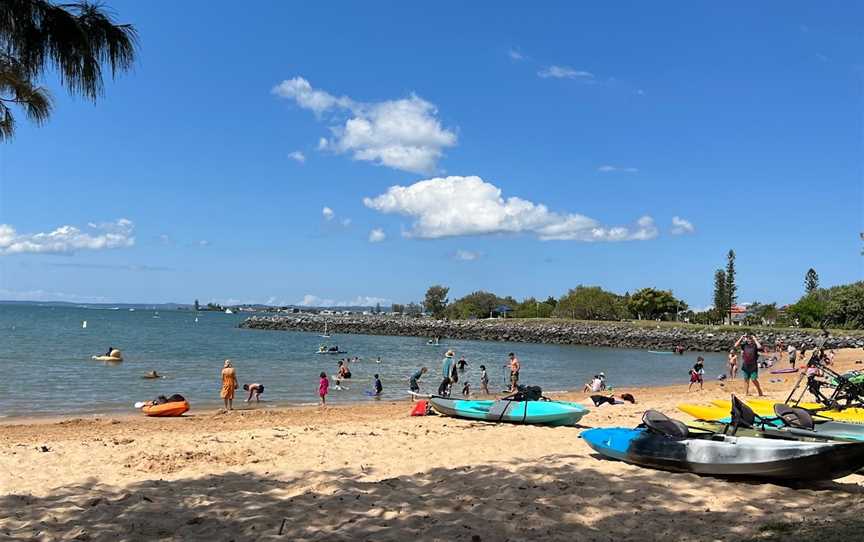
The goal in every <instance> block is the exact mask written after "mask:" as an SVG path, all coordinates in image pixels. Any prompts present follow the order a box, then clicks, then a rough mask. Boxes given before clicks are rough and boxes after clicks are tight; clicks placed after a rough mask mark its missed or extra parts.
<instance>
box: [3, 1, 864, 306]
mask: <svg viewBox="0 0 864 542" xmlns="http://www.w3.org/2000/svg"><path fill="white" fill-rule="evenodd" d="M110 6H111V8H112V9H113V10H114V11H115V12H116V15H117V18H118V20H120V21H123V22H131V23H133V24H135V25H136V27H137V28H138V31H139V33H140V36H141V44H140V45H141V47H140V60H139V62H138V64H137V66H136V68H135V71H134V73H131V74H127V75H125V76H122V77H120V78H119V79H118V80H117V81H115V82H109V83H108V84H107V93H106V96H105V98H104V99H103V100H101V101H100V102H99V103H97V104H96V105H95V106H94V105H93V104H91V103H88V102H85V101H83V100H80V99H72V98H69V97H68V96H67V95H66V93H65V91H63V90H62V89H61V88H59V87H58V85H57V83H56V81H55V80H53V79H51V78H49V79H48V80H46V84H47V85H48V86H49V88H51V90H52V92H53V95H54V97H55V100H56V110H55V112H54V115H53V116H52V118H51V120H50V121H49V123H48V124H47V125H46V126H44V127H34V126H31V125H29V124H28V123H27V122H26V121H24V120H23V119H21V121H20V123H19V129H18V133H17V136H16V137H15V139H14V141H12V142H11V143H6V144H3V145H0V224H3V225H5V226H0V298H5V299H24V298H26V299H40V300H41V299H59V300H71V301H99V300H104V301H116V302H121V301H130V302H162V301H178V302H191V301H192V300H193V299H195V298H198V299H201V300H202V301H204V300H211V299H212V300H219V301H229V300H230V301H234V302H241V301H242V302H268V301H269V302H273V303H297V302H300V301H303V300H304V299H305V300H307V302H313V303H314V302H321V300H331V301H333V302H343V301H344V302H355V301H358V300H359V301H361V302H374V301H375V300H378V299H381V300H385V301H384V302H385V303H386V302H387V301H390V300H392V301H396V302H407V301H412V300H419V299H421V298H422V295H423V292H424V291H425V289H426V287H427V286H429V285H430V284H433V283H442V284H445V285H448V286H450V287H451V297H452V296H459V295H463V294H465V293H468V292H470V291H473V290H477V289H486V290H491V291H494V292H496V293H499V294H502V295H504V294H511V295H514V296H515V297H517V298H521V297H524V296H528V295H535V296H543V297H545V296H547V295H555V296H559V295H561V294H562V293H564V292H566V290H567V289H568V288H570V287H574V286H576V285H577V284H591V285H600V286H603V287H605V288H607V289H611V290H614V291H617V292H620V293H623V292H624V291H628V290H629V291H633V290H636V289H638V288H640V287H645V286H654V287H661V288H670V289H672V290H673V291H674V292H675V293H676V294H677V295H679V296H681V297H683V298H684V299H685V300H686V301H688V302H689V303H690V304H691V305H692V306H694V307H704V306H706V305H708V304H710V302H711V284H712V275H713V271H714V269H715V268H717V267H720V266H722V265H723V264H724V263H725V253H726V251H727V250H728V249H730V248H734V249H735V250H736V252H737V253H738V269H739V277H738V281H739V289H740V297H741V299H742V300H743V301H751V300H760V301H769V300H770V301H773V300H776V301H779V302H781V303H786V302H791V301H794V300H795V299H797V297H798V296H799V295H800V293H801V291H802V289H803V278H804V273H805V272H806V270H807V269H808V268H809V267H815V268H816V270H817V271H818V272H819V274H820V277H821V279H822V283H823V285H831V284H838V283H845V282H850V281H853V280H860V279H861V278H862V276H864V268H862V265H864V264H862V262H864V258H862V257H861V256H860V250H861V242H860V240H859V238H858V232H860V231H864V188H862V185H864V183H862V151H864V146H862V134H864V127H862V113H864V111H862V109H864V100H862V88H864V85H862V80H864V58H862V51H864V47H862V46H864V34H862V32H861V29H862V27H861V21H862V20H864V8H862V7H860V6H857V5H855V4H852V3H845V2H827V3H820V4H819V5H816V4H812V3H804V2H797V3H796V2H793V3H789V2H769V3H759V4H758V5H753V4H751V3H737V4H728V3H727V4H723V5H720V4H717V5H710V4H706V3H683V2H682V3H676V4H661V5H658V4H648V3H640V2H615V3H603V4H602V5H601V4H600V3H597V4H596V5H593V6H589V5H586V4H578V5H575V3H565V2H553V3H549V4H545V5H544V8H543V9H537V8H536V7H527V6H526V5H524V4H510V3H507V4H505V3H495V4H486V5H480V4H471V5H465V3H461V2H438V3H436V4H435V5H434V6H429V5H422V6H421V5H416V6H412V5H406V3H404V2H402V3H397V2H374V3H363V4H360V3H353V4H347V3H329V2H316V3H311V2H307V3H287V2H260V3H257V4H255V5H254V6H255V7H254V9H253V8H250V9H243V10H237V9H236V4H227V3H224V4H220V3H216V2H182V3H175V4H171V6H170V8H169V7H168V6H167V5H166V4H161V3H149V2H131V1H117V0H113V1H112V2H110ZM322 140H323V142H322ZM393 187H396V188H393ZM512 198H515V199H512ZM325 207H326V208H328V209H329V210H330V211H331V212H325V211H324V208H325ZM675 217H677V218H675ZM673 218H675V220H676V222H675V223H674V224H673ZM88 224H92V225H93V226H88ZM70 227H71V228H70ZM58 228H62V229H61V230H60V231H59V232H57V231H56V230H58ZM673 230H674V231H673ZM50 232H55V233H54V234H53V235H39V234H48V233H50Z"/></svg>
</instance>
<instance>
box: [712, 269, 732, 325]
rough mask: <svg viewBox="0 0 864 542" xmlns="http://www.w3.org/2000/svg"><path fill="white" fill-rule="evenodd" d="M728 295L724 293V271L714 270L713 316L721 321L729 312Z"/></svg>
mask: <svg viewBox="0 0 864 542" xmlns="http://www.w3.org/2000/svg"><path fill="white" fill-rule="evenodd" d="M729 309H730V307H729V296H728V295H726V272H725V271H723V270H722V269H718V270H716V271H714V312H715V313H716V314H715V316H714V318H716V319H717V320H720V321H722V320H723V319H724V318H726V315H727V314H729Z"/></svg>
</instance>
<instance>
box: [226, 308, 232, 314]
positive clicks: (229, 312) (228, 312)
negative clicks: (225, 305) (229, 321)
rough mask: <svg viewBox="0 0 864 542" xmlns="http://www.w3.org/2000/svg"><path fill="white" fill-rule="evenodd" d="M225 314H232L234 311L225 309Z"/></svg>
mask: <svg viewBox="0 0 864 542" xmlns="http://www.w3.org/2000/svg"><path fill="white" fill-rule="evenodd" d="M225 314H234V311H232V310H231V309H225Z"/></svg>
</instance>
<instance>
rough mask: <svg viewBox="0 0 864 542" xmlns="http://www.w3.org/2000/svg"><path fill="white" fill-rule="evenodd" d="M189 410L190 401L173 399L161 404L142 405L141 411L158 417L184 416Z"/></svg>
mask: <svg viewBox="0 0 864 542" xmlns="http://www.w3.org/2000/svg"><path fill="white" fill-rule="evenodd" d="M188 411H189V401H186V400H185V399H184V400H183V401H172V402H170V403H162V404H161V405H146V406H143V407H141V412H143V413H144V415H146V416H152V417H156V418H171V417H176V416H182V415H183V414H184V413H186V412H188Z"/></svg>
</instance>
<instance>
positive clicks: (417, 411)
mask: <svg viewBox="0 0 864 542" xmlns="http://www.w3.org/2000/svg"><path fill="white" fill-rule="evenodd" d="M428 413H429V401H425V400H424V401H417V403H416V404H415V405H414V408H413V409H412V410H411V415H412V416H425V415H426V414H428Z"/></svg>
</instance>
